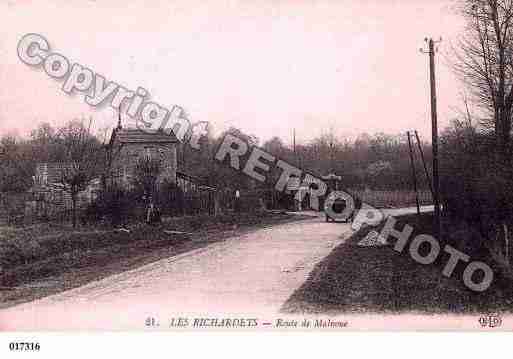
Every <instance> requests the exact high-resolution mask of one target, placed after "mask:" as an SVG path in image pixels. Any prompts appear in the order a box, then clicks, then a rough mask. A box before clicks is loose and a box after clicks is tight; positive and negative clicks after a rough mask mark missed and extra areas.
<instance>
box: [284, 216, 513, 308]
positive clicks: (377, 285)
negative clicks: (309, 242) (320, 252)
mask: <svg viewBox="0 0 513 359" xmlns="http://www.w3.org/2000/svg"><path fill="white" fill-rule="evenodd" d="M405 223H409V224H410V225H412V226H413V227H414V228H415V231H414V234H413V236H412V237H410V238H413V237H414V236H415V235H416V234H420V233H431V232H432V231H431V228H432V217H431V216H429V215H424V216H422V217H421V218H417V217H415V216H405V217H401V218H399V219H398V224H397V227H398V228H402V226H403V225H404V224H405ZM380 227H382V225H380V226H377V227H374V228H371V227H367V228H365V229H362V230H361V231H359V232H356V233H355V234H354V235H353V236H352V237H351V238H350V239H349V240H348V241H347V242H346V243H344V244H342V245H340V246H338V247H337V248H335V249H334V250H333V251H332V253H330V255H329V256H327V257H326V258H325V259H324V260H323V261H322V262H320V263H319V264H318V265H317V266H316V267H315V268H314V270H313V271H312V272H311V273H310V275H309V277H308V279H307V281H306V282H305V283H304V284H303V285H302V286H301V287H300V288H299V289H298V290H296V291H295V292H294V293H293V294H292V296H291V297H290V298H289V299H288V300H287V302H286V303H285V304H284V305H283V307H282V311H283V312H286V313H348V312H378V313H387V312H388V313H401V312H420V313H431V314H433V313H483V312H490V311H493V312H504V311H511V309H512V308H513V306H512V305H513V291H512V289H511V283H510V282H509V281H507V280H505V279H504V278H503V277H501V275H500V273H496V278H495V280H494V282H493V283H492V286H491V287H490V288H489V289H488V290H486V291H484V292H481V293H477V292H473V291H471V290H469V289H468V288H466V287H465V285H464V284H463V281H462V279H461V278H462V276H461V274H462V271H463V269H464V266H461V265H460V266H458V267H457V268H456V270H455V272H454V273H453V275H452V276H451V277H450V278H447V277H445V276H443V275H442V269H443V268H444V266H445V264H446V263H447V259H448V257H449V255H448V254H447V255H445V253H444V254H441V255H440V256H439V257H438V259H437V261H435V263H433V264H429V265H422V264H419V263H417V262H415V261H414V260H413V259H411V257H410V255H409V251H408V250H407V248H408V246H407V247H406V248H405V250H404V251H403V252H402V253H398V252H396V251H395V250H394V249H393V243H392V245H387V246H380V247H361V246H358V245H357V243H358V242H359V241H360V240H361V239H363V238H364V237H365V236H366V235H367V233H368V232H370V231H371V230H378V231H379V230H380ZM410 240H411V239H410ZM442 248H443V246H442ZM476 259H479V260H482V259H485V258H472V260H476ZM485 260H489V258H486V259H485Z"/></svg>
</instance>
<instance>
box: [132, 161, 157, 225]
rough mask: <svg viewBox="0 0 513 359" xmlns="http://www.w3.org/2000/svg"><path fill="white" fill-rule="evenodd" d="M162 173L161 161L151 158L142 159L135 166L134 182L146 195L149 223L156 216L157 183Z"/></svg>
mask: <svg viewBox="0 0 513 359" xmlns="http://www.w3.org/2000/svg"><path fill="white" fill-rule="evenodd" d="M161 172H162V163H161V161H160V160H159V159H156V158H152V157H151V156H146V157H142V158H140V159H139V160H138V161H137V163H136V165H135V170H134V182H135V185H136V186H138V187H139V188H140V189H142V192H143V194H144V198H145V200H146V205H147V221H148V222H149V221H150V220H151V217H152V216H153V214H154V209H155V196H156V193H157V181H158V178H159V176H160V173H161Z"/></svg>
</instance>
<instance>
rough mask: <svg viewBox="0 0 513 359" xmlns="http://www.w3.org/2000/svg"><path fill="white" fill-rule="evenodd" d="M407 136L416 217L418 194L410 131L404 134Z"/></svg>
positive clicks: (418, 205) (418, 213)
mask: <svg viewBox="0 0 513 359" xmlns="http://www.w3.org/2000/svg"><path fill="white" fill-rule="evenodd" d="M406 135H407V136H408V147H409V149H410V164H411V175H412V181H413V190H414V191H415V203H416V204H417V215H418V216H420V203H419V192H418V191H417V173H416V170H415V161H414V160H413V148H412V146H411V138H410V131H407V132H406Z"/></svg>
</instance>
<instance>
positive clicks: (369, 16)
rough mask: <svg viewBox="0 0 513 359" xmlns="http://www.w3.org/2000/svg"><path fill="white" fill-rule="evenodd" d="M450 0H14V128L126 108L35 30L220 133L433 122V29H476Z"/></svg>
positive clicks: (100, 119) (2, 105) (9, 121)
mask: <svg viewBox="0 0 513 359" xmlns="http://www.w3.org/2000/svg"><path fill="white" fill-rule="evenodd" d="M453 3H454V1H442V0H440V1H439V0H402V1H394V0H358V1H357V0H339V1H328V0H324V1H321V0H318V1H314V0H288V1H285V0H282V1H280V0H275V1H271V0H254V1H233V0H232V1H226V0H215V1H209V0H201V1H199V0H188V1H169V0H166V1H160V0H154V1H151V2H149V1H142V0H133V1H127V0H125V1H118V0H111V1H102V2H100V1H85V0H82V1H73V0H72V1H70V0H67V1H58V0H45V1H31V0H24V1H14V0H8V1H3V2H2V3H1V4H0V24H1V25H0V26H2V27H3V31H0V134H2V133H6V132H15V133H18V134H20V135H25V134H27V133H29V131H30V130H31V129H33V128H34V127H35V126H36V125H37V123H38V122H41V121H46V122H50V123H51V124H53V125H61V124H63V123H65V122H66V121H68V120H70V119H73V118H80V117H85V118H89V117H90V116H92V117H93V119H94V123H95V126H96V128H97V129H100V128H108V127H112V126H114V125H115V124H116V122H117V114H116V112H115V111H114V110H113V109H111V108H110V107H109V106H103V107H101V108H94V107H92V106H90V105H88V104H87V103H86V102H85V101H84V94H82V93H76V94H74V95H68V94H66V93H64V92H63V91H62V90H61V86H62V82H63V81H59V80H56V79H53V78H51V77H49V76H48V75H47V74H46V73H45V72H44V70H43V69H42V68H32V67H30V66H27V65H26V64H24V63H23V62H22V61H20V59H19V58H18V56H17V46H18V42H19V41H20V39H21V38H22V37H23V36H24V35H25V34H27V33H37V34H41V35H43V36H44V37H45V38H46V39H47V40H48V42H49V43H50V47H51V50H52V51H55V52H58V53H60V54H62V55H64V56H66V57H67V58H68V59H69V60H70V61H71V63H75V62H76V63H79V64H81V65H83V66H87V67H88V68H90V69H91V70H93V71H94V72H95V73H99V74H102V75H103V76H105V77H106V79H107V80H110V81H115V82H117V83H119V84H121V85H123V86H125V87H126V88H128V89H131V90H136V89H137V88H138V87H143V88H145V89H147V90H148V92H149V94H150V99H151V101H154V102H157V103H158V104H160V105H162V106H164V107H167V108H168V109H171V108H172V107H173V105H179V106H181V107H183V108H184V109H185V110H186V112H187V113H188V116H189V118H190V119H191V121H192V122H196V121H208V122H209V123H210V125H211V126H212V128H213V129H214V132H215V133H219V132H220V131H222V130H224V129H227V128H228V127H230V126H235V127H238V128H240V129H242V130H243V131H245V132H247V133H250V134H254V135H256V136H257V137H259V138H260V139H261V141H265V140H267V139H269V138H271V137H272V136H279V137H281V138H282V139H284V141H285V142H286V143H290V142H291V141H292V132H293V129H294V128H295V129H296V134H297V141H298V142H306V141H308V140H311V139H312V138H314V137H316V136H319V135H321V134H323V133H326V132H328V131H331V130H332V131H334V133H335V134H336V135H337V136H347V137H354V136H356V135H358V134H360V133H364V132H366V133H369V134H372V133H376V132H385V133H390V134H397V133H403V132H405V131H407V130H415V129H416V130H418V131H419V133H420V134H421V136H422V137H423V138H424V139H426V140H429V138H428V137H429V136H430V133H431V132H430V131H431V122H430V117H429V116H430V107H429V106H430V98H429V73H428V56H427V55H426V54H422V53H420V51H419V48H421V47H425V45H426V44H425V43H424V38H425V37H433V38H437V39H438V38H439V37H442V39H443V41H442V42H441V43H440V44H439V50H440V51H439V55H442V54H447V53H449V52H450V46H451V43H453V42H454V41H455V39H457V37H458V36H459V35H460V34H461V32H462V30H463V22H462V20H461V19H460V18H459V17H458V16H457V14H456V13H455V11H454V10H453ZM437 87H438V112H439V124H440V127H444V126H446V125H447V124H448V123H449V121H450V120H451V119H452V118H454V116H455V108H456V107H458V106H461V100H460V98H461V96H460V93H461V88H460V86H459V84H458V81H457V79H455V77H454V75H453V74H452V73H451V71H450V69H449V66H448V64H447V60H446V59H444V57H443V56H438V57H437Z"/></svg>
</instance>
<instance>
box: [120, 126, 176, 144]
mask: <svg viewBox="0 0 513 359" xmlns="http://www.w3.org/2000/svg"><path fill="white" fill-rule="evenodd" d="M114 140H116V141H118V142H120V143H161V144H166V143H177V142H179V141H178V138H176V136H175V134H174V132H173V131H169V134H168V133H166V132H164V131H162V130H150V129H148V130H140V129H138V128H116V129H114V130H113V131H112V137H111V140H110V144H111V145H112V143H113V142H114Z"/></svg>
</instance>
